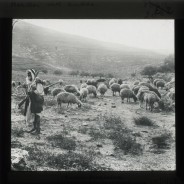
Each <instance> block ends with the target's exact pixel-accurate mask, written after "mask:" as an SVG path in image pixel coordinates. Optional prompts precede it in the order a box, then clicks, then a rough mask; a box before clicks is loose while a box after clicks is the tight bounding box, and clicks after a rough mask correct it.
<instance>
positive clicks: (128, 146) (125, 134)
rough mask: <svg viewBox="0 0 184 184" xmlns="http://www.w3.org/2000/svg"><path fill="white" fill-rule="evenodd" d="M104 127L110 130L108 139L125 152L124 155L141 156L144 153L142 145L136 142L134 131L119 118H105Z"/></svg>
mask: <svg viewBox="0 0 184 184" xmlns="http://www.w3.org/2000/svg"><path fill="white" fill-rule="evenodd" d="M104 127H105V128H106V129H108V130H110V131H109V132H108V137H109V138H110V139H112V141H113V143H114V145H115V146H116V147H117V148H119V149H121V150H123V152H124V154H132V155H139V154H141V153H142V151H143V148H142V145H141V144H139V143H137V142H136V139H135V137H134V136H132V131H131V130H130V129H128V128H127V127H126V126H125V125H124V123H123V122H122V120H121V118H120V117H119V116H116V115H110V116H105V123H104Z"/></svg>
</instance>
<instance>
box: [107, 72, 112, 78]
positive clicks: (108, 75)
mask: <svg viewBox="0 0 184 184" xmlns="http://www.w3.org/2000/svg"><path fill="white" fill-rule="evenodd" d="M106 77H108V78H113V77H114V75H113V74H111V73H108V74H106Z"/></svg>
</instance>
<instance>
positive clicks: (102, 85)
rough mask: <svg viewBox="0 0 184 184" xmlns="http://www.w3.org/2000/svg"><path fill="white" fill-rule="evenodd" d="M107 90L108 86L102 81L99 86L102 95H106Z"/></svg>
mask: <svg viewBox="0 0 184 184" xmlns="http://www.w3.org/2000/svg"><path fill="white" fill-rule="evenodd" d="M107 90H108V88H107V86H106V85H105V84H103V83H101V84H100V85H99V86H98V91H99V92H100V94H101V96H104V94H105V93H106V91H107Z"/></svg>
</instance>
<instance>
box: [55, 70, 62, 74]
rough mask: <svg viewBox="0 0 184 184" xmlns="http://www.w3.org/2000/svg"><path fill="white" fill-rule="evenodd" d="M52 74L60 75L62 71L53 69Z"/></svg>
mask: <svg viewBox="0 0 184 184" xmlns="http://www.w3.org/2000/svg"><path fill="white" fill-rule="evenodd" d="M54 74H55V75H62V74H63V71H62V70H55V71H54Z"/></svg>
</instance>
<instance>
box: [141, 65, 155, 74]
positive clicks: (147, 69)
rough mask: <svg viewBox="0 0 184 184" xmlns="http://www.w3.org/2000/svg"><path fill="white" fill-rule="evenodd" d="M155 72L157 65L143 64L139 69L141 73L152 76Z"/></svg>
mask: <svg viewBox="0 0 184 184" xmlns="http://www.w3.org/2000/svg"><path fill="white" fill-rule="evenodd" d="M156 73H157V67H155V66H145V67H144V68H143V70H142V71H141V75H148V76H152V75H154V74H156Z"/></svg>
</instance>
